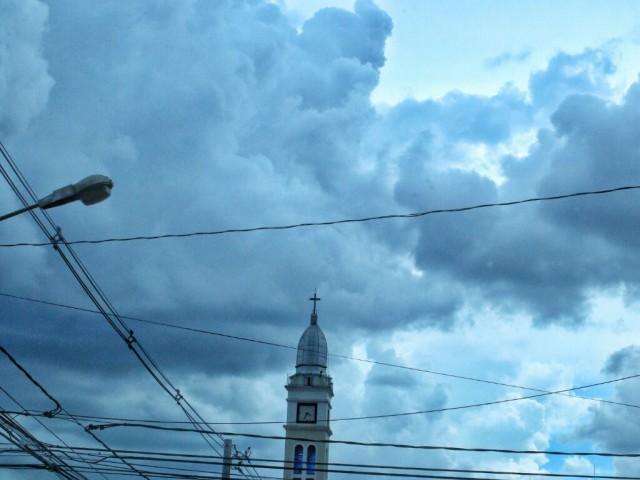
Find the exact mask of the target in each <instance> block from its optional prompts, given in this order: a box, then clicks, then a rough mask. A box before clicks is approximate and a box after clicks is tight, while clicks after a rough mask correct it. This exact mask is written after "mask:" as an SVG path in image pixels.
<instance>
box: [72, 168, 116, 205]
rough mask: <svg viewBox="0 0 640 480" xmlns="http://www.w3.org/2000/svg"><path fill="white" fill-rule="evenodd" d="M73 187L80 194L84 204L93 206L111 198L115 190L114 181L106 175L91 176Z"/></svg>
mask: <svg viewBox="0 0 640 480" xmlns="http://www.w3.org/2000/svg"><path fill="white" fill-rule="evenodd" d="M73 187H74V188H75V189H76V191H77V192H78V196H79V197H80V200H81V201H82V203H84V204H85V205H93V204H95V203H99V202H101V201H103V200H105V199H107V198H109V195H111V189H112V188H113V180H111V179H110V178H109V177H105V176H104V175H90V176H88V177H87V178H83V179H82V180H80V181H79V182H78V183H75V184H74V185H73Z"/></svg>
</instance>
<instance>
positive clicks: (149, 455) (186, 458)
mask: <svg viewBox="0 0 640 480" xmlns="http://www.w3.org/2000/svg"><path fill="white" fill-rule="evenodd" d="M50 448H52V449H54V450H55V449H56V448H57V447H55V446H50ZM62 450H64V449H62ZM118 452H119V453H120V454H121V455H122V456H124V457H125V458H127V459H129V460H142V461H156V462H174V463H188V464H204V465H207V464H209V463H210V461H211V459H224V457H219V456H211V455H198V454H182V453H172V452H154V451H141V450H118ZM87 455H90V456H91V455H93V456H98V457H101V458H104V457H103V456H102V453H88V454H87ZM253 460H254V461H255V462H266V463H283V464H294V463H295V462H294V461H292V460H283V459H271V458H253ZM317 465H318V466H328V467H356V468H376V469H387V470H414V471H421V472H446V473H471V474H483V475H513V476H540V477H555V478H586V479H593V475H592V474H579V473H569V472H557V473H551V472H518V471H505V470H478V469H461V468H442V467H440V468H438V467H418V466H406V465H386V464H368V463H344V462H317ZM598 479H604V480H640V477H629V476H615V475H598Z"/></svg>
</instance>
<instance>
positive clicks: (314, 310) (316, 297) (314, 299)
mask: <svg viewBox="0 0 640 480" xmlns="http://www.w3.org/2000/svg"><path fill="white" fill-rule="evenodd" d="M309 300H311V301H312V302H313V314H314V315H316V305H317V304H318V302H319V301H320V300H322V299H321V298H320V297H319V296H318V291H317V290H316V291H315V292H313V297H311V298H310V299H309Z"/></svg>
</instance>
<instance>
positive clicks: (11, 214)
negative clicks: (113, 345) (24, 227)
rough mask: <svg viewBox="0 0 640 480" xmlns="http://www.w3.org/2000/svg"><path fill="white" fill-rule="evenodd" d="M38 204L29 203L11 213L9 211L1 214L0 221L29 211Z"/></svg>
mask: <svg viewBox="0 0 640 480" xmlns="http://www.w3.org/2000/svg"><path fill="white" fill-rule="evenodd" d="M37 206H38V204H37V203H34V204H33V205H29V206H28V207H25V208H21V209H19V210H16V211H14V212H11V213H7V214H6V215H0V222H2V221H3V220H6V219H7V218H11V217H15V216H16V215H20V214H21V213H24V212H28V211H29V210H33V209H34V208H36V207H37Z"/></svg>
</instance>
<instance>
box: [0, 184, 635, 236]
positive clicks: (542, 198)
mask: <svg viewBox="0 0 640 480" xmlns="http://www.w3.org/2000/svg"><path fill="white" fill-rule="evenodd" d="M639 188H640V185H625V186H619V187H612V188H605V189H601V190H588V191H582V192H574V193H567V194H562V195H551V196H540V197H531V198H525V199H522V200H512V201H508V202H492V203H482V204H477V205H470V206H465V207H456V208H439V209H433V210H425V211H421V212H413V213H397V214H387V215H376V216H369V217H360V218H345V219H341V220H328V221H321V222H305V223H293V224H288V225H271V226H260V227H247V228H229V229H225V230H211V231H202V232H189V233H165V234H159V235H137V236H132V237H112V238H103V239H97V240H75V241H72V242H68V243H69V245H82V244H85V245H86V244H91V245H96V244H100V243H114V242H132V241H139V240H159V239H167V238H189V237H200V236H214V235H226V234H234V233H250V232H259V231H273V230H292V229H296V228H306V227H322V226H329V225H340V224H345V223H364V222H372V221H379V220H390V219H401V218H419V217H424V216H427V215H433V214H438V213H460V212H468V211H471V210H478V209H483V208H493V207H507V206H512V205H521V204H525V203H533V202H545V201H553V200H562V199H567V198H576V197H585V196H592V195H606V194H610V193H614V192H621V191H626V190H636V189H639ZM47 245H53V243H51V242H19V243H4V244H0V247H5V248H11V247H43V246H47Z"/></svg>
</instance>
